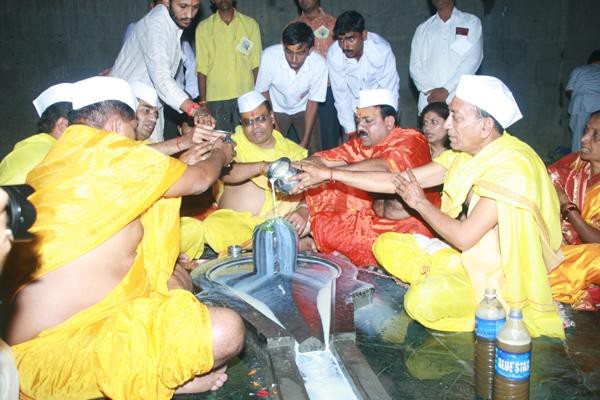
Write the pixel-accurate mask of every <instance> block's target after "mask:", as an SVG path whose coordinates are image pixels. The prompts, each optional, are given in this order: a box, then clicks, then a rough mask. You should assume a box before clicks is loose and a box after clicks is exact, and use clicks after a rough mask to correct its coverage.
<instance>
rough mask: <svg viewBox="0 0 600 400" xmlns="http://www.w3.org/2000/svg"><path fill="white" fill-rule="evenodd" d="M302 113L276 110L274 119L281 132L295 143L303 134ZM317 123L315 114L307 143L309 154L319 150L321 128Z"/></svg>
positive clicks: (298, 141) (303, 113)
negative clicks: (278, 111)
mask: <svg viewBox="0 0 600 400" xmlns="http://www.w3.org/2000/svg"><path fill="white" fill-rule="evenodd" d="M304 115H305V112H304V111H302V112H299V113H296V114H292V115H290V114H286V113H277V112H276V113H275V119H276V120H277V125H279V129H280V132H281V134H282V135H283V136H285V137H286V138H289V139H291V140H293V141H294V142H296V143H300V140H301V139H302V135H304V127H305V124H304ZM319 125H320V124H319V118H318V116H317V118H315V124H314V125H313V130H312V135H310V143H309V144H308V151H309V153H310V154H313V153H315V152H317V151H319V150H321V129H320V126H319ZM292 128H293V129H292Z"/></svg>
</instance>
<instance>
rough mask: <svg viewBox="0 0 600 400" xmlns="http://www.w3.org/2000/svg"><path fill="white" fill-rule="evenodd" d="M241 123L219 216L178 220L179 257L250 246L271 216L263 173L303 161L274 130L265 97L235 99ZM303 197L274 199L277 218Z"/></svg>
mask: <svg viewBox="0 0 600 400" xmlns="http://www.w3.org/2000/svg"><path fill="white" fill-rule="evenodd" d="M238 108H239V110H240V116H241V118H240V123H241V125H239V126H237V127H236V130H235V133H234V134H233V135H232V137H231V138H232V139H233V141H234V142H235V143H236V145H237V146H236V157H235V162H234V163H233V164H232V165H231V167H230V168H229V169H226V170H225V172H224V173H223V174H222V176H221V182H222V185H219V193H217V204H218V210H216V211H214V212H212V213H211V214H210V215H208V217H206V218H205V219H204V220H203V221H202V222H200V221H198V220H196V219H191V218H184V219H182V251H184V252H185V253H186V254H187V255H188V256H189V257H191V258H196V257H199V256H200V255H201V254H202V251H203V248H204V243H206V244H208V245H209V246H210V247H211V248H212V249H213V250H215V251H216V252H218V253H221V252H224V251H226V250H227V246H230V245H234V244H238V245H246V246H248V247H249V246H250V245H251V243H250V240H251V239H252V231H253V229H254V227H255V226H256V225H258V224H260V223H262V222H263V221H264V220H265V219H267V218H271V217H273V216H274V211H273V197H272V191H271V188H270V186H269V182H268V179H267V177H266V175H265V174H266V171H267V169H268V167H269V165H270V164H271V162H272V161H275V160H277V159H279V158H281V157H288V158H290V159H291V160H301V159H304V158H305V157H306V156H307V151H306V149H304V148H302V147H301V146H299V145H298V144H296V143H294V142H292V141H291V140H289V139H286V138H284V137H283V135H282V134H281V133H279V132H278V131H277V130H275V129H274V128H273V124H274V120H275V119H274V115H273V111H272V109H271V105H270V104H269V102H268V101H267V100H266V99H265V97H264V96H263V95H262V94H261V93H259V92H256V91H252V92H249V93H246V94H244V95H242V96H240V97H239V98H238ZM300 198H301V197H298V196H292V197H285V196H281V195H279V194H278V195H277V211H276V214H277V216H285V215H287V214H288V213H289V212H290V211H291V210H293V209H294V208H295V207H296V205H297V204H298V201H299V199H300Z"/></svg>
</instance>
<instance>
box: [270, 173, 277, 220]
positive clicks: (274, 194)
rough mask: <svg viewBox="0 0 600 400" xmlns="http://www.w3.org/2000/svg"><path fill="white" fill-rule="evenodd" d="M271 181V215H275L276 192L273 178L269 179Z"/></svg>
mask: <svg viewBox="0 0 600 400" xmlns="http://www.w3.org/2000/svg"><path fill="white" fill-rule="evenodd" d="M269 182H271V194H272V195H273V217H277V194H276V193H275V179H269Z"/></svg>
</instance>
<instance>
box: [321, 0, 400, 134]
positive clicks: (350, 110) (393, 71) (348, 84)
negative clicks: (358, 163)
mask: <svg viewBox="0 0 600 400" xmlns="http://www.w3.org/2000/svg"><path fill="white" fill-rule="evenodd" d="M333 33H334V37H335V39H336V40H337V43H334V44H333V45H332V46H331V47H330V48H329V51H328V53H327V66H328V68H329V80H330V81H331V89H332V90H333V97H334V98H335V108H336V109H337V113H338V119H339V121H340V124H341V125H342V127H343V128H344V131H345V132H346V133H347V134H351V133H354V132H355V131H356V124H355V123H354V110H355V109H356V105H357V104H358V92H359V91H361V90H365V89H388V90H389V91H390V92H391V94H392V98H393V103H394V104H393V107H394V108H396V107H397V106H398V96H399V95H398V91H399V86H400V77H399V76H398V70H397V68H396V57H394V53H392V48H391V46H390V44H389V43H388V42H387V41H386V40H385V39H384V38H382V37H381V36H379V35H378V34H376V33H373V32H367V30H366V28H365V19H364V18H363V16H362V15H360V14H359V13H358V12H356V11H354V10H352V11H345V12H343V13H342V14H341V15H340V16H339V17H338V18H337V21H336V22H335V27H334V28H333Z"/></svg>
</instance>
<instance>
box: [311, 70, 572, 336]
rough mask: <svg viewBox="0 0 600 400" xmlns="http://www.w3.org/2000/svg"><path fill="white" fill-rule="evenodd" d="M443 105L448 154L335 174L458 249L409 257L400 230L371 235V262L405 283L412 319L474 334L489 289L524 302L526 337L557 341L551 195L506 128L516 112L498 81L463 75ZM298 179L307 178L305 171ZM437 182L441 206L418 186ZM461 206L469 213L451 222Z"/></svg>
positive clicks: (535, 163) (542, 173)
mask: <svg viewBox="0 0 600 400" xmlns="http://www.w3.org/2000/svg"><path fill="white" fill-rule="evenodd" d="M450 112H451V113H450V117H449V118H448V119H447V121H446V127H447V129H448V130H449V131H448V136H449V137H450V142H451V145H452V149H453V150H454V151H448V152H446V153H443V154H442V156H440V157H438V158H436V159H435V160H434V162H432V163H430V164H427V165H425V166H422V167H417V168H414V169H412V170H409V171H407V172H405V173H400V174H383V173H364V172H363V173H360V172H348V171H339V172H336V176H335V179H336V180H337V181H342V182H344V183H346V184H349V185H352V186H356V187H359V188H361V189H363V190H369V191H376V192H377V191H379V192H384V193H385V192H387V193H392V192H394V191H395V192H397V193H398V194H399V195H400V196H401V197H402V198H403V199H404V201H405V202H406V204H407V205H408V206H410V207H411V208H413V209H414V210H415V211H417V212H418V213H419V214H420V215H421V216H422V217H423V218H424V219H425V221H426V222H427V223H428V224H429V225H430V226H431V227H432V228H433V229H434V230H435V231H436V232H437V233H438V234H439V235H440V236H441V237H443V238H444V239H445V240H446V241H448V243H450V244H451V245H452V246H454V247H455V248H456V249H458V250H460V252H456V251H454V250H451V249H443V250H440V252H436V253H434V254H433V255H432V256H431V257H423V253H422V252H416V253H415V257H413V256H412V255H411V254H410V253H409V252H406V253H403V254H398V253H397V252H396V251H397V250H399V249H402V248H406V247H407V246H404V244H403V243H402V242H403V237H405V236H406V235H402V234H397V233H386V234H384V235H382V236H380V238H378V239H377V241H376V242H375V244H374V246H373V249H374V253H375V256H376V258H377V260H378V261H379V262H380V263H381V264H382V265H383V266H384V267H385V268H386V269H388V270H389V271H391V272H392V273H394V274H397V275H398V276H399V277H400V278H401V279H403V280H405V281H409V282H410V283H411V287H410V289H409V290H408V292H407V293H406V295H405V301H404V305H405V309H406V311H407V313H408V314H409V315H410V316H411V317H412V318H414V319H415V320H417V321H419V322H420V323H422V324H423V325H425V326H427V327H430V328H433V329H438V330H446V331H471V330H473V328H474V320H475V308H476V305H477V303H478V302H479V301H480V300H481V299H482V298H483V292H484V290H485V289H486V288H488V287H491V288H495V289H496V292H497V293H498V296H499V299H500V300H501V301H502V302H503V304H504V305H505V307H506V306H510V307H515V308H522V309H523V315H524V321H525V323H526V325H527V328H528V329H529V332H530V333H531V334H532V335H533V336H539V335H547V336H553V337H560V338H563V337H564V330H563V324H562V321H561V318H560V316H559V314H558V310H557V308H556V306H555V305H554V304H553V302H552V296H551V291H550V285H549V283H548V278H547V273H548V272H549V271H551V270H552V269H553V268H555V267H556V266H557V265H558V264H559V263H560V261H561V260H562V257H561V254H560V252H559V247H560V242H561V233H560V221H559V218H558V215H559V204H558V199H557V197H556V192H555V190H554V188H553V186H552V183H551V181H550V179H549V177H548V175H547V173H546V170H545V167H544V164H543V162H542V161H541V160H540V158H539V157H538V155H537V154H536V153H535V152H534V151H533V150H532V149H531V148H530V147H529V146H528V145H526V144H525V143H523V142H521V141H520V140H518V139H517V138H515V137H513V136H511V135H510V134H508V132H506V131H505V130H504V129H506V128H508V127H509V126H510V125H512V124H513V123H514V122H515V121H517V120H519V119H520V118H521V113H520V111H519V108H518V106H517V104H516V103H515V101H514V98H513V96H512V93H511V92H510V91H509V90H508V88H507V87H506V86H505V85H504V84H503V83H502V82H500V81H499V80H498V79H496V78H493V77H487V76H474V75H463V76H462V78H461V80H460V83H459V85H458V88H457V91H456V97H455V98H454V100H453V101H452V103H451V105H450ZM308 172H309V173H310V171H308ZM303 184H305V185H310V184H311V178H310V177H306V178H305V180H304V181H303ZM440 184H444V189H443V195H442V207H441V210H440V209H438V208H437V207H435V206H434V205H432V204H431V203H430V202H429V201H428V200H427V199H426V198H425V196H424V194H423V190H422V189H421V187H435V186H437V185H440ZM463 205H466V206H467V213H466V217H465V218H463V219H457V217H458V216H459V214H460V213H461V211H462V208H463ZM413 241H414V240H413ZM408 247H410V246H408ZM436 254H437V256H436ZM434 256H435V257H434ZM424 263H426V264H425V265H424Z"/></svg>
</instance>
